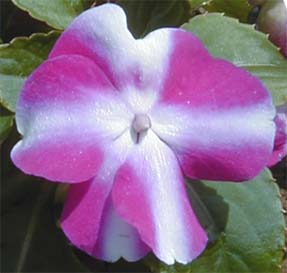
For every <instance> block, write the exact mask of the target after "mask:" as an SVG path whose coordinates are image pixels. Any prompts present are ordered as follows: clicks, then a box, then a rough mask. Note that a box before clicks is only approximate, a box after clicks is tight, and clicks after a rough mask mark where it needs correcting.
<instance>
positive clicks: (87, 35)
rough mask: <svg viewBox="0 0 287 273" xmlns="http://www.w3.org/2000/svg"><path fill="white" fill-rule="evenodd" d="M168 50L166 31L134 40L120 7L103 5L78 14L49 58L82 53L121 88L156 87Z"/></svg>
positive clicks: (159, 80) (155, 32) (160, 77)
mask: <svg viewBox="0 0 287 273" xmlns="http://www.w3.org/2000/svg"><path fill="white" fill-rule="evenodd" d="M168 50H169V37H168V33H167V32H166V31H161V30H159V31H154V32H152V33H150V34H149V35H147V37H145V38H144V39H139V40H136V39H134V37H133V36H132V34H131V33H130V31H129V30H128V27H127V19H126V15H125V13H124V11H123V9H122V8H121V7H120V6H118V5H115V4H104V5H101V6H98V7H96V8H91V9H89V10H87V11H85V12H83V13H82V14H81V15H79V16H78V17H77V18H76V19H75V20H74V21H73V22H72V23H71V25H70V26H69V27H68V28H67V29H66V30H65V31H64V32H63V34H62V35H61V37H60V38H59V39H58V41H57V43H56V45H55V46H54V48H53V50H52V51H51V53H50V58H53V57H56V56H60V55H66V54H78V55H82V56H86V57H88V58H89V59H91V60H93V61H94V62H95V63H97V64H98V65H99V66H100V67H101V69H102V70H103V71H104V73H105V74H106V75H107V76H108V78H109V79H110V80H111V82H112V83H113V84H114V85H115V86H116V87H118V88H119V89H121V91H122V89H123V88H126V87H128V86H137V87H140V88H142V89H146V88H149V87H150V85H152V86H153V87H154V86H158V85H159V82H161V80H162V77H163V76H162V75H163V69H162V68H163V66H164V65H163V63H164V62H165V60H166V59H167V56H168ZM155 64H158V65H155Z"/></svg>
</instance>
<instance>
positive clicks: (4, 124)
mask: <svg viewBox="0 0 287 273" xmlns="http://www.w3.org/2000/svg"><path fill="white" fill-rule="evenodd" d="M13 118H14V116H13V115H9V116H2V115H0V144H2V142H3V141H4V140H5V139H6V137H7V136H8V134H9V132H10V130H11V128H12V126H13Z"/></svg>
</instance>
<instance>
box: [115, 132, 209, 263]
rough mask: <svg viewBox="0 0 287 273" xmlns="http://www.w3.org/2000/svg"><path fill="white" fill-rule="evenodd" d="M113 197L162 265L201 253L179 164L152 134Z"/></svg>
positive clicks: (201, 238) (202, 241)
mask: <svg viewBox="0 0 287 273" xmlns="http://www.w3.org/2000/svg"><path fill="white" fill-rule="evenodd" d="M112 196H113V201H114V205H115V208H116V210H117V212H118V213H119V215H120V216H121V217H122V218H123V219H125V220H126V221H127V222H128V223H129V224H131V225H132V226H134V227H136V229H137V230H138V232H139V234H140V236H141V238H142V240H143V241H144V242H145V243H146V244H147V245H148V246H149V247H150V248H151V249H152V250H153V252H154V253H155V255H156V256H157V257H158V258H159V259H161V260H162V261H164V262H165V263H167V264H173V263H174V262H175V261H178V262H180V263H188V262H190V261H192V260H193V259H195V258H196V257H197V256H198V255H199V254H200V253H201V252H202V251H203V249H204V248H205V246H206V242H207V237H206V234H205V232H204V230H203V229H202V227H201V226H200V224H199V223H198V220H197V219H196V216H195V215H194V213H193V211H192V208H191V206H190V203H189V200H188V197H187V194H186V190H185V186H184V180H183V177H182V174H181V170H180V167H179V165H178V162H177V159H176V157H175V155H174V154H173V152H172V151H171V150H170V149H169V148H168V147H167V146H166V145H165V144H164V143H162V142H161V141H160V140H159V139H158V138H157V137H156V136H155V135H154V134H153V133H152V132H151V131H149V132H148V135H147V136H146V137H145V138H144V139H143V141H142V143H140V144H138V145H136V146H135V147H134V149H133V151H132V152H131V153H130V155H129V157H128V159H127V161H126V162H125V164H124V165H123V166H122V167H121V168H120V169H119V171H118V173H117V175H116V178H115V184H114V186H113V190H112Z"/></svg>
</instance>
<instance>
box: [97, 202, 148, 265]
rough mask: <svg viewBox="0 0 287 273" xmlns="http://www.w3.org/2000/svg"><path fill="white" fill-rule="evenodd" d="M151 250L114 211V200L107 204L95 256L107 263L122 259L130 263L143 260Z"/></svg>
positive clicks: (136, 232)
mask: <svg viewBox="0 0 287 273" xmlns="http://www.w3.org/2000/svg"><path fill="white" fill-rule="evenodd" d="M149 251H150V248H149V247H148V246H147V245H146V244H145V243H144V242H143V241H142V240H141V238H140V236H139V234H138V231H137V230H136V229H135V228H134V227H133V226H131V225H129V224H128V223H126V222H125V221H124V220H123V219H122V218H121V217H120V216H119V215H118V213H117V212H116V210H115V209H114V206H113V203H112V198H109V199H108V200H107V202H106V205H105V209H104V212H103V216H102V222H101V229H100V233H99V238H98V242H97V244H96V246H95V248H94V251H93V255H94V256H95V257H97V258H98V259H101V260H104V261H107V262H116V261H118V260H119V259H120V258H121V257H123V258H124V259H125V260H127V261H129V262H135V261H138V260H140V259H141V258H143V257H144V256H145V255H146V254H147V253H148V252H149Z"/></svg>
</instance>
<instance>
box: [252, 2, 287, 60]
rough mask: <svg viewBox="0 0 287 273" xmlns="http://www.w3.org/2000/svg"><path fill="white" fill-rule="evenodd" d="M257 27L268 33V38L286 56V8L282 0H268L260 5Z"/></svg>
mask: <svg viewBox="0 0 287 273" xmlns="http://www.w3.org/2000/svg"><path fill="white" fill-rule="evenodd" d="M257 27H258V29H259V30H261V31H263V32H265V33H269V34H270V37H269V39H270V40H271V41H272V42H273V43H274V44H276V45H277V46H278V47H280V49H281V52H282V53H283V54H284V55H285V56H286V57H287V8H286V5H285V3H284V1H283V0H269V1H267V2H266V3H265V4H264V5H263V6H262V8H261V11H260V13H259V16H258V18H257Z"/></svg>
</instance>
